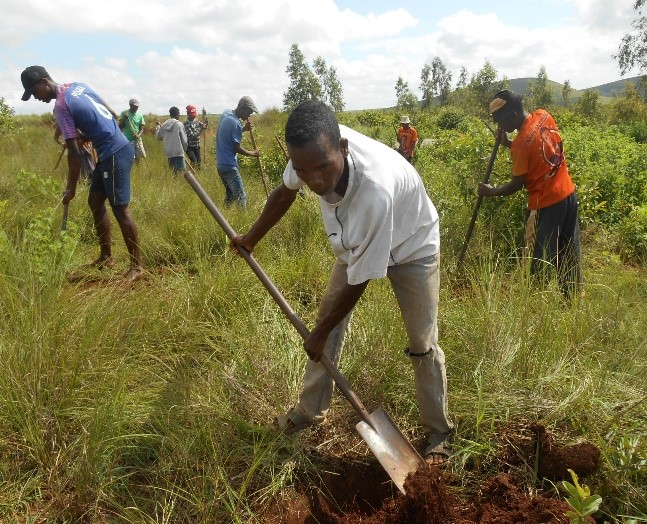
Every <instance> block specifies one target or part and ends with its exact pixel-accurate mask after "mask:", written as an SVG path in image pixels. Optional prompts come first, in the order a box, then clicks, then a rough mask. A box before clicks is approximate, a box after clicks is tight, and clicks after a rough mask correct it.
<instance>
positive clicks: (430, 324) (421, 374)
mask: <svg viewBox="0 0 647 524" xmlns="http://www.w3.org/2000/svg"><path fill="white" fill-rule="evenodd" d="M346 269H347V266H346V264H344V263H343V262H341V261H340V260H339V259H337V260H336V262H335V265H334V266H333V269H332V272H331V275H330V279H329V281H328V286H327V288H326V291H325V292H324V295H323V297H322V299H321V304H320V305H319V311H318V315H317V322H319V320H320V319H321V318H322V317H324V316H325V315H326V313H327V312H328V311H329V309H330V307H331V306H332V304H333V302H334V300H335V297H336V296H337V293H338V292H339V290H340V289H341V288H342V287H343V286H344V285H345V284H346V283H347V276H346ZM439 273H440V272H439V255H438V254H437V255H432V256H430V257H426V258H422V259H419V260H414V261H412V262H408V263H406V264H402V265H399V266H391V267H389V268H388V271H387V277H388V278H389V280H390V282H391V286H392V288H393V291H394V293H395V296H396V298H397V300H398V305H399V307H400V312H401V314H402V319H403V320H404V324H405V327H406V330H407V334H408V337H409V348H407V350H406V354H407V355H408V357H409V359H410V360H411V364H412V365H413V374H414V381H415V386H416V397H417V400H418V406H419V408H420V420H421V422H422V428H423V431H424V432H425V433H426V434H428V436H429V443H430V444H433V445H436V444H439V443H440V442H442V441H443V440H444V439H445V438H446V437H447V435H448V434H449V432H450V431H451V429H452V423H451V422H450V420H449V416H448V411H447V376H446V374H445V354H444V353H443V351H442V350H441V349H440V347H439V346H438V324H437V316H438V293H439V288H440V274H439ZM351 316H352V312H351V313H349V314H348V315H347V316H346V318H345V319H344V320H343V321H342V322H340V323H339V324H338V325H337V326H336V327H335V328H334V329H333V330H332V331H331V333H330V335H329V337H328V341H327V343H326V347H325V350H324V351H325V353H326V355H328V357H329V358H330V360H331V361H332V362H334V363H335V365H338V364H339V359H340V357H341V352H342V348H343V345H344V336H345V334H346V332H347V330H348V328H349V323H350V317H351ZM332 392H333V381H332V379H331V378H330V377H329V376H328V374H327V373H326V370H325V369H324V367H323V366H322V365H320V364H319V363H315V362H313V361H312V360H308V364H307V366H306V370H305V375H304V379H303V390H302V392H301V395H300V397H299V402H298V404H297V406H296V407H294V408H293V409H291V410H290V411H289V412H288V417H289V418H290V419H291V420H292V421H293V422H294V423H295V424H297V425H298V424H301V423H303V422H305V421H306V420H307V421H308V422H310V423H312V424H321V423H322V422H323V421H324V420H325V418H326V414H327V412H328V409H329V408H330V404H331V401H332Z"/></svg>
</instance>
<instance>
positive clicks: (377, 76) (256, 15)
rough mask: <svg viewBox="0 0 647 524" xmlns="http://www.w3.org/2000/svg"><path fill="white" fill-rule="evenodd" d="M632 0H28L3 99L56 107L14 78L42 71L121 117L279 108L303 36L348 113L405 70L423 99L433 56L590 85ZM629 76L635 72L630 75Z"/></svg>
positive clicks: (3, 46)
mask: <svg viewBox="0 0 647 524" xmlns="http://www.w3.org/2000/svg"><path fill="white" fill-rule="evenodd" d="M633 3H634V0H614V1H613V2H612V1H609V0H562V1H556V0H542V1H534V0H528V1H525V2H519V1H518V0H517V1H508V0H500V1H498V2H487V1H480V2H478V1H462V2H460V1H459V2H449V1H446V2H429V1H417V0H415V1H409V2H406V3H405V2H402V3H397V2H387V1H384V0H371V1H365V0H337V1H333V0H317V1H316V2H315V1H308V0H306V1H300V2H297V1H292V0H290V1H282V0H264V1H263V2H258V1H254V0H238V1H237V2H230V1H228V0H210V1H207V0H185V1H184V2H171V1H169V0H141V1H139V2H136V3H133V2H126V1H124V0H112V1H109V2H103V1H102V2H92V1H90V2H85V3H82V4H79V3H78V2H73V1H71V0H59V1H57V2H56V3H55V4H52V3H45V4H43V2H42V1H41V0H21V2H19V3H15V4H14V5H13V6H12V7H11V9H3V11H4V12H3V16H2V18H1V19H0V96H1V97H4V98H5V101H6V102H7V103H8V104H9V105H10V106H11V107H13V108H14V109H15V111H16V113H19V114H21V113H27V114H28V113H36V114H41V113H45V112H48V111H51V107H48V106H46V105H44V104H42V103H41V102H37V101H34V100H31V101H29V102H22V101H20V96H21V94H22V88H21V84H20V72H21V71H22V70H23V69H24V68H25V67H26V66H28V65H32V64H39V65H43V66H45V67H46V68H47V70H48V71H49V73H50V75H51V76H52V78H54V80H55V81H57V82H61V83H64V82H70V81H82V82H85V83H87V84H89V85H90V86H92V87H93V88H94V89H95V90H97V91H98V92H99V93H100V94H101V95H102V96H103V97H104V99H105V100H106V101H107V102H108V104H110V105H111V106H113V108H114V109H115V110H117V111H119V110H121V109H124V108H126V107H127V102H128V99H129V98H131V97H133V96H136V97H138V98H140V99H141V103H142V106H141V110H142V112H144V113H155V114H159V115H164V114H166V113H167V111H168V108H169V107H170V106H172V105H176V106H178V107H180V108H183V107H184V106H185V105H187V104H193V105H196V106H198V107H199V108H202V107H205V108H206V109H207V110H208V112H209V113H220V112H221V111H223V110H224V109H227V108H230V107H232V106H234V105H235V104H236V102H237V100H238V99H239V98H240V97H241V96H242V95H250V96H252V97H253V98H254V100H255V101H256V103H257V105H258V106H259V108H260V109H261V110H265V109H268V108H271V107H279V108H280V107H281V106H282V99H283V93H284V91H285V90H286V89H287V87H288V85H289V79H288V77H287V74H286V72H285V68H286V66H287V62H288V53H289V50H290V46H291V44H293V43H297V44H298V45H299V47H300V49H301V51H302V52H303V53H304V55H305V56H306V58H307V60H308V61H309V62H310V63H311V62H312V60H314V59H315V58H316V57H317V56H321V57H322V58H324V59H325V60H326V63H327V64H328V65H332V66H334V67H335V69H336V70H337V75H338V77H339V79H340V80H341V83H342V86H343V88H344V99H345V101H346V108H347V109H366V108H377V107H387V106H392V105H394V104H395V89H394V87H395V83H396V81H397V79H398V77H402V78H403V79H404V80H405V81H407V82H408V83H409V86H410V87H411V88H412V90H413V91H414V92H415V93H417V94H419V93H418V85H419V83H420V72H421V70H422V68H423V66H424V65H425V63H430V62H431V60H433V58H434V57H436V56H437V57H440V59H441V60H442V61H443V62H444V64H445V65H446V66H447V68H448V69H449V70H450V71H451V72H452V73H453V77H454V81H455V80H456V79H457V78H458V74H459V71H460V69H461V67H466V68H467V70H468V72H469V74H470V75H471V74H474V73H476V72H477V71H478V70H479V69H481V68H482V67H483V65H484V64H485V61H486V60H488V61H489V62H490V63H491V64H492V65H493V66H494V68H495V69H496V70H497V71H498V73H499V77H500V78H502V77H503V76H506V77H508V78H517V77H535V76H536V75H537V73H538V71H539V69H540V68H541V67H542V66H544V67H545V68H546V71H547V73H548V77H549V78H550V79H551V80H555V81H558V82H564V81H565V80H569V81H570V83H571V85H572V86H573V87H574V88H576V89H585V88H587V87H593V86H596V85H600V84H603V83H606V82H612V81H615V80H618V79H619V78H620V73H619V70H618V67H617V63H616V62H615V60H614V59H613V58H612V55H613V54H614V53H616V52H617V49H618V45H619V43H620V39H621V38H622V35H623V34H625V33H626V32H628V31H630V30H631V21H632V20H634V19H635V17H636V13H635V12H634V11H633ZM633 74H638V72H634V73H633Z"/></svg>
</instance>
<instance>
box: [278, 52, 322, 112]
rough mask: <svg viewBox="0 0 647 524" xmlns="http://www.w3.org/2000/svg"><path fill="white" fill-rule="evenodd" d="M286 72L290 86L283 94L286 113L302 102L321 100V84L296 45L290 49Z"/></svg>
mask: <svg viewBox="0 0 647 524" xmlns="http://www.w3.org/2000/svg"><path fill="white" fill-rule="evenodd" d="M286 72H287V74H288V76H289V77H290V86H289V87H288V90H287V91H286V92H285V93H283V107H284V109H285V110H286V111H291V110H292V109H294V108H295V107H296V106H297V105H299V103H301V102H303V101H304V100H321V95H322V87H321V84H320V83H319V80H318V79H317V76H316V75H315V74H314V73H313V72H312V70H311V69H310V67H309V66H308V64H307V63H306V59H305V56H303V53H302V52H301V50H300V49H299V46H298V45H297V44H292V47H291V48H290V57H289V62H288V66H287V68H286Z"/></svg>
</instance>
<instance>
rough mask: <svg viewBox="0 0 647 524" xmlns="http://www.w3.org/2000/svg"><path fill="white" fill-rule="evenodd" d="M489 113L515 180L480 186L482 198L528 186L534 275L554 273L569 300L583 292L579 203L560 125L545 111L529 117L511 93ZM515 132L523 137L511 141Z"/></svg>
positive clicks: (494, 103)
mask: <svg viewBox="0 0 647 524" xmlns="http://www.w3.org/2000/svg"><path fill="white" fill-rule="evenodd" d="M490 114H491V115H492V119H493V120H494V122H495V123H496V124H497V125H498V129H497V133H498V136H499V137H500V139H501V144H502V145H504V146H506V147H509V148H510V150H511V154H512V178H511V179H510V181H509V182H507V183H506V184H503V185H501V186H498V187H493V186H491V185H490V184H484V183H480V184H479V186H478V194H479V195H481V196H485V197H492V196H507V195H511V194H513V193H516V192H517V191H519V190H520V189H521V188H522V187H524V186H525V187H526V190H527V191H528V217H527V220H526V251H527V254H528V256H530V257H532V265H531V273H532V274H533V275H539V276H540V278H541V280H545V278H546V276H547V275H548V274H550V272H551V270H552V268H555V269H556V271H557V277H558V281H559V284H560V287H561V290H562V293H563V294H564V295H565V296H566V297H571V296H573V294H574V293H575V292H577V291H581V288H582V270H581V248H580V227H579V220H578V202H577V193H576V191H575V184H573V181H572V180H571V177H570V175H569V173H568V166H567V163H566V157H565V156H564V147H563V142H562V138H561V136H560V134H559V131H558V129H557V124H556V123H555V120H554V119H553V117H552V115H551V114H550V113H548V112H546V111H544V110H543V109H537V110H536V111H534V112H533V113H530V114H529V113H527V112H526V111H525V110H524V108H523V101H522V98H521V96H519V95H517V94H516V93H514V92H513V91H510V90H509V89H504V90H502V91H499V92H498V93H496V94H495V95H494V99H493V100H492V102H490ZM515 130H518V131H519V133H518V134H517V136H516V137H515V139H514V140H513V141H510V139H509V138H508V135H507V133H511V132H513V131H515ZM526 258H527V257H524V260H525V259H526Z"/></svg>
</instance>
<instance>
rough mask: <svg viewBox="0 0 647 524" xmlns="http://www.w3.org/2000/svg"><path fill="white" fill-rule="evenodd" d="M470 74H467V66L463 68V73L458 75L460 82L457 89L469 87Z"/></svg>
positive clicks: (457, 83)
mask: <svg viewBox="0 0 647 524" xmlns="http://www.w3.org/2000/svg"><path fill="white" fill-rule="evenodd" d="M469 78H470V77H469V74H468V72H467V68H466V67H465V66H462V67H461V72H460V73H459V74H458V82H456V89H461V88H462V87H466V86H467V82H468V81H469Z"/></svg>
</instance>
